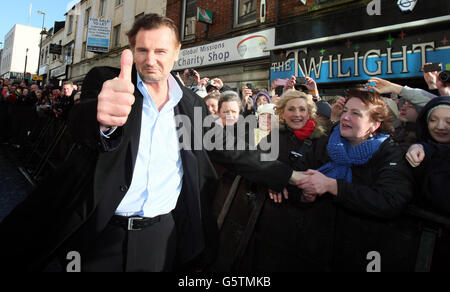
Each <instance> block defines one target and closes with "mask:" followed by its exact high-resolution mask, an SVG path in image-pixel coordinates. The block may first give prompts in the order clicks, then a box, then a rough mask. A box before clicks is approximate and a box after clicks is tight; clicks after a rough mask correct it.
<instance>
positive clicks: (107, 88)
mask: <svg viewBox="0 0 450 292" xmlns="http://www.w3.org/2000/svg"><path fill="white" fill-rule="evenodd" d="M120 64H121V71H120V75H119V77H118V78H114V79H113V80H108V81H106V82H105V83H103V88H102V91H101V92H100V94H99V95H98V107H97V120H98V122H99V123H100V127H101V129H102V130H104V129H108V128H114V127H121V126H123V125H125V124H126V122H127V120H128V115H129V114H130V112H131V107H132V106H133V104H134V101H135V99H134V85H133V83H132V81H131V80H132V76H131V75H132V73H131V72H132V69H133V54H132V52H131V51H130V50H124V51H123V53H122V59H121V62H120Z"/></svg>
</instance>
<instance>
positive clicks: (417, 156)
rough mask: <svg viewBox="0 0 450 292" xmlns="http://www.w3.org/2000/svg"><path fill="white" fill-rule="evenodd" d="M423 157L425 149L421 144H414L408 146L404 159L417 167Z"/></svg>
mask: <svg viewBox="0 0 450 292" xmlns="http://www.w3.org/2000/svg"><path fill="white" fill-rule="evenodd" d="M424 159H425V149H424V148H423V146H422V145H421V144H414V145H412V146H411V147H409V150H408V153H406V160H408V162H409V164H411V166H412V167H418V166H419V165H420V164H421V163H422V162H423V160H424Z"/></svg>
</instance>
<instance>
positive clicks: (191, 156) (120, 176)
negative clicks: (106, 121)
mask: <svg viewBox="0 0 450 292" xmlns="http://www.w3.org/2000/svg"><path fill="white" fill-rule="evenodd" d="M119 73H120V70H119V69H116V68H110V67H99V68H94V69H93V70H91V72H89V74H88V75H87V77H86V79H85V81H84V84H83V93H82V96H81V103H80V104H78V105H76V106H74V108H73V109H72V112H71V115H70V118H69V128H70V129H71V134H72V136H73V137H74V139H75V141H77V142H78V143H79V146H78V147H77V150H76V153H75V155H72V159H71V160H70V161H69V162H68V163H67V164H66V165H65V166H64V167H63V168H62V169H61V170H60V171H59V172H58V174H57V176H56V177H52V178H50V179H49V180H48V181H47V182H46V183H45V184H43V185H42V186H41V187H40V188H39V189H38V190H36V191H35V192H34V193H33V194H32V195H31V196H30V197H29V198H28V199H27V200H26V201H25V202H24V203H22V204H21V205H20V206H19V207H17V208H16V209H15V210H14V211H13V213H12V214H11V215H10V216H8V217H7V218H6V219H5V220H4V222H2V224H0V238H1V240H0V262H1V263H2V265H3V263H5V262H8V265H6V266H4V265H3V266H2V268H5V269H14V268H17V269H21V270H24V269H27V270H38V269H40V268H42V267H43V266H44V265H45V264H46V263H47V261H48V259H49V258H50V256H51V255H53V254H55V253H56V252H57V251H58V249H59V250H61V251H64V252H65V251H71V250H74V251H81V256H82V252H83V250H85V249H88V248H89V244H90V243H91V242H92V241H93V240H95V237H96V236H97V235H98V234H99V233H100V232H102V231H103V230H104V228H105V227H106V225H107V223H108V222H109V220H110V219H111V217H112V216H113V215H114V212H115V210H116V209H117V207H118V206H119V204H120V202H121V201H122V199H123V198H124V196H125V195H126V193H127V191H128V189H129V187H130V185H131V182H132V177H133V170H134V165H135V162H136V158H137V152H138V146H139V139H140V128H141V117H142V104H143V96H142V94H141V93H140V92H139V90H138V89H137V87H136V89H135V94H134V95H135V97H136V101H135V104H134V105H133V107H132V111H131V113H130V115H129V118H128V121H127V123H126V124H125V125H124V126H123V127H121V128H118V129H117V131H116V132H114V134H113V135H112V136H111V139H104V138H102V137H101V135H100V133H99V123H98V121H97V96H98V94H99V93H100V91H101V89H102V86H103V83H104V82H105V81H107V80H110V79H113V78H115V77H117V76H118V75H119ZM132 76H133V83H134V84H135V86H136V83H137V80H136V69H135V68H133V75H132ZM182 90H183V98H182V99H181V101H180V103H179V104H178V106H177V107H176V108H175V112H176V113H179V114H183V115H185V116H187V117H188V118H189V119H190V121H191V122H192V125H193V124H194V119H195V118H197V119H198V117H195V116H194V108H195V107H200V108H201V111H202V113H203V117H206V116H207V113H208V111H207V108H206V105H205V103H204V102H203V100H202V99H201V98H200V97H198V96H197V95H195V94H194V93H193V92H192V91H190V90H189V89H187V88H185V87H182ZM200 120H202V119H200ZM204 134H205V129H203V131H202V132H199V133H195V135H194V127H192V133H191V140H192V141H191V145H194V139H203V135H204ZM181 157H182V161H183V168H184V178H183V180H184V181H183V189H182V192H181V195H180V198H179V201H178V205H177V207H176V209H175V210H174V212H173V213H174V217H175V221H176V226H177V230H178V238H179V249H178V255H177V259H178V262H179V263H186V262H188V261H190V260H192V259H194V258H195V257H196V256H198V255H199V254H200V253H201V251H202V250H203V249H204V248H205V236H204V234H205V230H206V231H207V232H208V231H214V229H216V227H215V226H216V225H215V223H214V220H212V217H211V215H210V214H209V212H208V209H209V208H208V205H209V203H210V202H211V201H212V200H213V197H214V195H215V191H216V188H217V182H218V177H217V174H216V172H215V169H214V167H213V164H212V161H214V162H217V163H220V164H223V165H224V166H225V167H229V168H231V169H232V170H233V171H234V172H236V173H238V174H241V175H243V176H244V177H246V178H248V179H250V180H251V181H254V182H256V183H260V184H263V185H265V186H267V187H269V188H271V189H273V190H281V189H282V188H283V187H284V186H285V185H286V184H287V183H288V180H289V178H290V176H291V175H292V169H291V168H290V167H288V166H286V165H284V164H282V163H280V162H260V154H259V153H258V152H256V151H209V152H207V151H206V150H205V149H204V148H203V149H201V150H182V151H181ZM213 233H214V232H213ZM4 239H5V240H4Z"/></svg>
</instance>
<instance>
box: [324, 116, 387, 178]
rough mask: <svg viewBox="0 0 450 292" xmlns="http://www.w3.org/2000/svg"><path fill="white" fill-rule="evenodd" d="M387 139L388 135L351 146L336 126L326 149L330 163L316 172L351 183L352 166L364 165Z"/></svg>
mask: <svg viewBox="0 0 450 292" xmlns="http://www.w3.org/2000/svg"><path fill="white" fill-rule="evenodd" d="M388 138H389V135H378V136H376V137H373V138H370V139H368V140H367V141H365V142H364V143H361V144H359V145H356V146H352V145H351V144H350V142H349V141H348V140H347V139H345V138H342V136H341V128H340V126H339V125H338V126H337V127H335V129H334V131H333V133H332V134H331V137H330V140H329V142H328V147H327V150H328V155H329V156H330V158H331V162H329V163H327V164H325V165H324V166H322V167H321V168H319V169H318V171H320V172H321V173H323V174H324V175H326V176H327V177H330V178H335V179H343V180H345V181H347V182H352V166H353V165H364V164H366V163H367V162H368V161H369V160H370V159H371V158H372V157H373V155H374V154H375V152H377V151H378V149H379V148H380V146H381V144H383V142H384V141H386V139H388Z"/></svg>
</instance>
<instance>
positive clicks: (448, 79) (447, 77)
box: [439, 70, 450, 83]
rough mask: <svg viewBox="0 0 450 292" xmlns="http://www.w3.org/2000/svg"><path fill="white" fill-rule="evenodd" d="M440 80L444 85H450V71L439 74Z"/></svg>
mask: <svg viewBox="0 0 450 292" xmlns="http://www.w3.org/2000/svg"><path fill="white" fill-rule="evenodd" d="M439 79H440V80H441V81H442V82H444V83H450V71H447V70H446V71H442V72H441V74H439Z"/></svg>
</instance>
